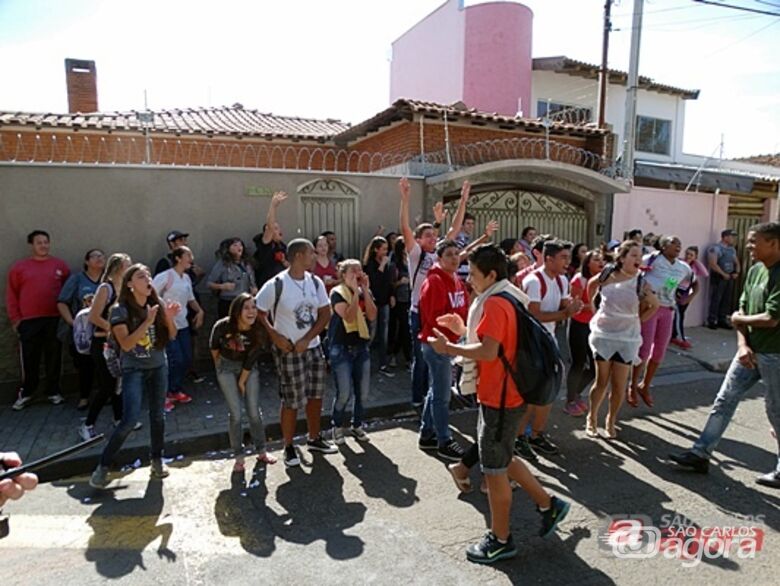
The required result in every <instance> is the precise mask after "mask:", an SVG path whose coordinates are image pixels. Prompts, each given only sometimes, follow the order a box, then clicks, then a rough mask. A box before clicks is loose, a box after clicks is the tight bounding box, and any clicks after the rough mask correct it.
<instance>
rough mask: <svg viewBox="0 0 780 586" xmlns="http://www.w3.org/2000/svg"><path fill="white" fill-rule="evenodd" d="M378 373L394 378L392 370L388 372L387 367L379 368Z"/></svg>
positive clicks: (388, 368)
mask: <svg viewBox="0 0 780 586" xmlns="http://www.w3.org/2000/svg"><path fill="white" fill-rule="evenodd" d="M379 372H380V373H381V374H383V375H385V376H386V377H388V378H393V377H394V376H395V373H394V372H393V371H392V370H390V367H389V366H380V367H379Z"/></svg>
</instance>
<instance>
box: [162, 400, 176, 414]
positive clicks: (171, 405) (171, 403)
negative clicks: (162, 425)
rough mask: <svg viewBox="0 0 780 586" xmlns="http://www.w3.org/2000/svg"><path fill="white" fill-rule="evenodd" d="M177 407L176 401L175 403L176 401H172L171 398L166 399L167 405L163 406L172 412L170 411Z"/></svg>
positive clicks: (167, 411)
mask: <svg viewBox="0 0 780 586" xmlns="http://www.w3.org/2000/svg"><path fill="white" fill-rule="evenodd" d="M175 408H176V403H174V402H173V401H171V400H170V399H165V405H164V406H163V410H164V411H165V412H166V413H170V412H171V411H173V410H174V409H175Z"/></svg>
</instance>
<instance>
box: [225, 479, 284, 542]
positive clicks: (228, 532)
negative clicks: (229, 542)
mask: <svg viewBox="0 0 780 586" xmlns="http://www.w3.org/2000/svg"><path fill="white" fill-rule="evenodd" d="M244 474H245V473H244V472H233V473H232V474H231V475H230V488H228V489H225V490H223V491H222V492H220V493H219V495H218V496H217V500H216V502H215V503H214V517H215V518H216V520H217V526H218V527H219V532H220V533H221V534H222V535H224V536H226V537H238V538H239V541H240V543H241V547H243V548H244V550H245V551H246V552H247V553H251V554H252V555H256V556H260V557H269V556H270V555H271V554H273V553H274V551H275V550H276V543H275V538H276V535H275V534H274V530H273V524H274V522H273V520H274V519H275V518H276V514H275V513H274V512H273V511H272V510H271V509H270V508H268V506H267V505H266V498H267V497H268V488H267V487H266V485H265V482H266V469H265V468H257V469H255V473H254V476H253V477H252V480H251V482H250V483H249V484H248V485H247V482H246V481H245V476H244Z"/></svg>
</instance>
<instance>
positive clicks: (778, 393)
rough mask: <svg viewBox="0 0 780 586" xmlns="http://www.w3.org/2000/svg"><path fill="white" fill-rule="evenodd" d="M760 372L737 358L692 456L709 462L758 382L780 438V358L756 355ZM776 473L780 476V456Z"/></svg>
mask: <svg viewBox="0 0 780 586" xmlns="http://www.w3.org/2000/svg"><path fill="white" fill-rule="evenodd" d="M756 359H757V361H758V368H745V367H744V366H742V365H741V364H740V363H739V361H738V360H737V359H736V358H734V360H733V361H732V362H731V366H730V367H729V370H728V372H727V373H726V378H725V379H723V383H722V384H721V386H720V390H719V391H718V395H717V396H716V397H715V404H714V405H713V406H712V411H710V416H709V418H708V419H707V423H706V424H705V426H704V430H703V431H702V432H701V435H700V436H699V439H697V440H696V443H695V444H694V445H693V450H692V451H693V453H694V454H696V455H697V456H699V457H701V458H709V457H710V456H711V455H712V452H713V451H714V450H715V447H716V446H717V445H718V442H719V441H720V438H721V437H722V436H723V434H724V432H725V431H726V427H728V424H729V422H730V421H731V418H732V417H733V416H734V411H736V409H737V405H739V402H740V401H741V400H742V397H744V396H745V394H746V393H747V392H748V391H749V390H750V389H751V388H752V387H753V385H755V384H756V383H757V382H758V381H759V380H763V381H764V385H766V414H767V417H768V418H769V423H770V424H771V425H772V427H773V428H774V430H775V433H776V434H777V435H778V437H780V354H756ZM777 470H778V471H779V472H780V456H779V457H778V462H777Z"/></svg>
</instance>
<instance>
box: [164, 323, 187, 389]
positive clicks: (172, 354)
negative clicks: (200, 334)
mask: <svg viewBox="0 0 780 586" xmlns="http://www.w3.org/2000/svg"><path fill="white" fill-rule="evenodd" d="M165 353H166V354H167V356H168V392H171V393H178V392H180V391H183V390H184V377H185V376H187V371H188V370H189V369H190V366H192V339H191V334H190V328H184V329H181V330H179V331H178V333H177V334H176V337H175V338H174V339H173V340H171V341H170V342H168V344H167V345H166V346H165Z"/></svg>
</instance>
